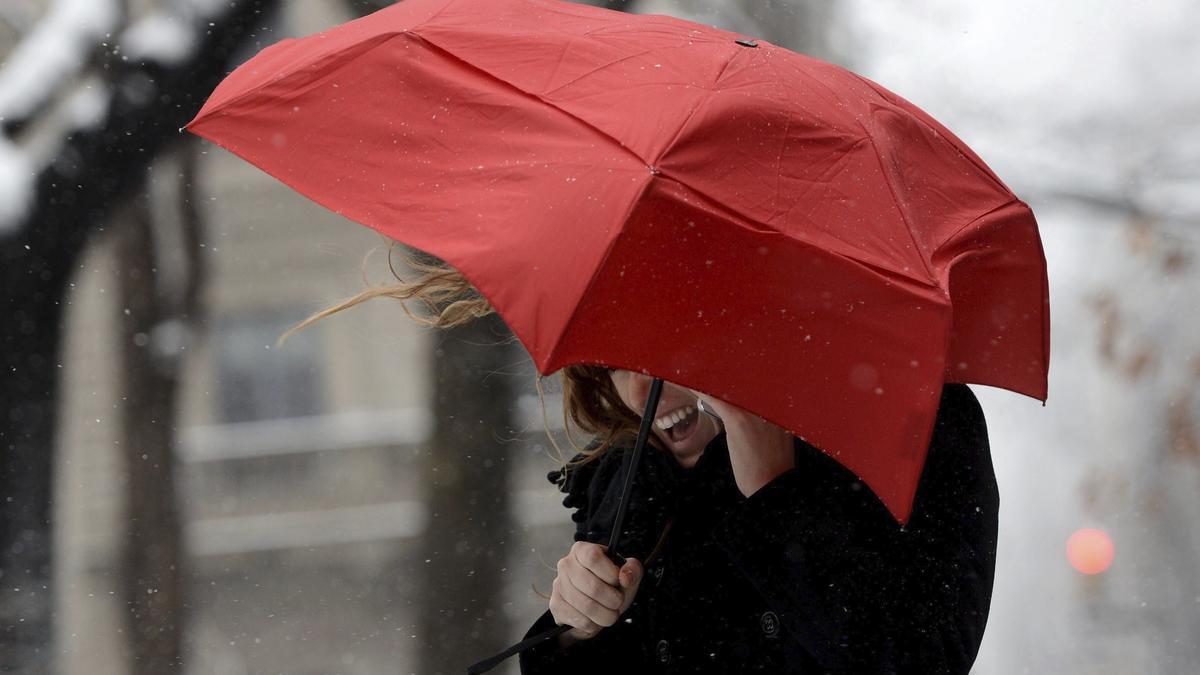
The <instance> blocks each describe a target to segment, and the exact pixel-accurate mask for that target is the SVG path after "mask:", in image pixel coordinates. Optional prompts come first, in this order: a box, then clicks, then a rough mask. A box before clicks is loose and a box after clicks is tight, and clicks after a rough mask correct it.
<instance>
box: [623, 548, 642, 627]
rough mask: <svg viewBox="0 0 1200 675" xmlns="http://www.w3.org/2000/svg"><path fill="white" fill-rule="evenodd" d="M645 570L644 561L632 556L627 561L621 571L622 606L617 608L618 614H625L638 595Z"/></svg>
mask: <svg viewBox="0 0 1200 675" xmlns="http://www.w3.org/2000/svg"><path fill="white" fill-rule="evenodd" d="M643 573H644V570H643V568H642V563H640V562H638V561H637V560H635V559H633V558H630V559H629V560H626V561H625V564H624V565H623V566H622V567H621V571H620V573H619V576H620V579H621V594H622V596H623V598H622V600H621V607H620V608H619V609H618V610H617V613H618V614H624V613H625V610H627V609H629V606H630V605H632V604H633V598H634V596H636V595H637V591H638V586H640V585H641V584H642V575H643Z"/></svg>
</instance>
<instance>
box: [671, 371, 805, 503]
mask: <svg viewBox="0 0 1200 675" xmlns="http://www.w3.org/2000/svg"><path fill="white" fill-rule="evenodd" d="M689 391H692V393H693V394H695V395H696V396H697V397H699V398H701V399H703V400H704V407H706V408H712V410H713V412H715V413H716V414H717V415H720V417H721V421H722V423H723V424H724V425H725V439H726V441H727V442H728V445H729V463H730V464H731V465H733V478H734V481H735V482H736V483H737V486H738V490H739V491H741V493H742V494H743V495H745V496H747V497H749V496H750V495H752V494H754V493H755V492H758V491H759V489H760V488H762V486H764V485H766V484H767V483H770V482H771V481H772V480H774V479H775V478H776V477H777V476H779V474H781V473H783V472H785V471H787V470H788V469H792V468H795V466H796V450H795V440H794V439H793V438H792V435H791V434H790V433H788V431H787V430H785V429H784V428H783V427H780V426H779V425H776V424H772V423H771V422H768V421H767V420H764V419H763V418H761V417H759V416H758V415H755V414H754V413H752V412H749V411H746V410H743V409H741V408H739V407H737V406H735V405H733V404H730V403H726V402H725V401H722V400H720V399H717V398H713V397H712V396H709V395H708V394H702V393H700V392H698V391H694V390H689Z"/></svg>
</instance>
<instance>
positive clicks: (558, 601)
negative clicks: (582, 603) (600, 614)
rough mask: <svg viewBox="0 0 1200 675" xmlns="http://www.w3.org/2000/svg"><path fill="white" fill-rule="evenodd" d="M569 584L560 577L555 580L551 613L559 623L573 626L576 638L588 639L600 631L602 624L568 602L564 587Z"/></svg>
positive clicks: (551, 599) (572, 631)
mask: <svg viewBox="0 0 1200 675" xmlns="http://www.w3.org/2000/svg"><path fill="white" fill-rule="evenodd" d="M566 585H568V584H565V583H563V582H561V581H560V580H559V579H555V580H554V590H553V592H551V594H550V614H551V616H553V617H554V622H555V623H557V624H558V625H560V626H562V625H566V626H571V628H572V630H571V631H570V634H571V636H572V637H574V638H578V639H581V640H586V639H588V638H590V637H593V636H594V635H596V633H599V632H600V629H601V626H600V624H598V623H596V622H595V621H592V620H591V619H589V618H588V617H587V616H586V615H584V613H583V612H581V611H579V609H577V608H576V607H574V606H573V605H571V603H569V602H567V600H566V599H565V597H564V595H563V587H564V586H566Z"/></svg>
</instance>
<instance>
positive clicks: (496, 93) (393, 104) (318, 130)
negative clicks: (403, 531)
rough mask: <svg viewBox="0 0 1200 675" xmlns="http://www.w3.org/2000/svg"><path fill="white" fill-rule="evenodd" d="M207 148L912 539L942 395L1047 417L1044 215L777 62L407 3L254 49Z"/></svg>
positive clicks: (959, 157) (928, 138)
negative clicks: (838, 484)
mask: <svg viewBox="0 0 1200 675" xmlns="http://www.w3.org/2000/svg"><path fill="white" fill-rule="evenodd" d="M188 129H189V130H191V131H192V132H194V133H196V134H199V135H201V136H204V137H205V138H208V139H210V140H212V141H214V142H216V143H218V144H219V145H222V146H224V147H226V148H228V149H229V150H231V151H232V152H234V153H236V154H238V155H240V156H242V157H244V158H245V159H247V160H249V161H250V162H252V163H254V164H256V165H257V166H259V167H261V168H262V169H264V170H265V171H267V172H268V173H270V174H271V175H273V176H275V177H277V178H279V179H280V180H282V181H283V182H285V183H287V184H288V185H290V186H292V187H293V188H295V189H296V190H298V191H299V192H301V193H303V194H305V195H307V196H308V197H310V198H311V199H313V200H314V201H316V202H318V203H320V204H322V205H324V206H326V207H327V208H329V209H332V210H334V211H336V212H338V213H341V214H343V215H345V216H347V217H349V218H352V219H354V220H356V221H358V222H360V223H363V224H365V225H368V226H370V227H372V228H375V229H377V230H379V231H380V232H382V233H383V234H385V235H387V236H389V237H392V238H394V239H397V240H399V241H402V242H404V243H406V244H408V245H411V246H414V247H416V248H420V249H424V250H426V251H428V252H430V253H433V254H434V255H437V256H438V257H440V258H442V259H444V260H446V261H447V262H449V263H450V264H452V265H454V266H455V267H456V268H457V269H458V270H460V271H461V272H462V273H463V274H464V275H465V276H466V277H467V278H468V279H469V280H470V281H471V282H472V283H473V284H474V285H475V286H476V287H477V288H478V289H479V290H480V292H482V293H483V295H484V296H485V297H487V299H488V300H489V301H490V302H491V303H492V305H493V306H494V307H495V308H496V309H497V311H499V313H500V314H501V315H502V316H503V318H504V319H505V321H506V322H507V324H508V325H509V327H511V329H512V330H513V332H514V333H515V334H516V335H517V337H518V338H519V339H520V340H521V342H522V343H523V344H524V346H525V347H526V349H527V350H528V351H529V353H530V354H531V356H532V357H533V360H534V362H535V364H536V366H537V368H538V370H539V371H541V372H542V373H551V372H554V371H556V370H558V369H559V368H561V367H563V366H566V365H570V364H574V363H597V364H605V365H611V366H618V367H623V368H629V369H632V370H639V371H643V372H647V373H650V374H652V375H655V376H657V377H661V378H665V379H667V380H671V381H673V382H677V383H679V384H681V385H685V386H688V387H691V388H693V389H696V390H699V391H704V392H708V393H710V394H712V395H713V396H715V397H717V398H720V399H723V400H726V401H729V402H730V403H733V404H734V405H737V406H740V407H742V408H745V409H748V410H751V411H753V412H755V413H757V414H759V415H761V416H762V417H764V418H766V419H768V420H770V421H772V422H775V423H777V424H779V425H781V426H783V427H785V428H786V429H788V430H790V431H791V432H793V433H795V434H797V435H799V436H801V437H803V438H804V439H806V440H807V441H809V442H810V443H812V444H813V445H816V446H817V447H819V448H822V449H823V450H824V451H825V452H827V453H829V454H830V455H832V456H833V457H835V458H837V459H838V460H839V461H840V462H841V463H842V464H843V465H844V466H846V467H847V468H848V469H850V470H851V471H853V472H854V473H855V474H857V475H858V476H859V477H860V478H862V480H863V481H864V482H866V483H867V485H869V486H870V487H871V489H872V490H874V491H875V493H876V494H877V495H878V496H879V497H880V498H881V499H882V500H883V502H884V504H886V505H887V507H888V508H889V509H890V510H891V512H892V513H893V514H894V515H895V517H896V519H897V520H898V521H900V522H902V523H903V522H906V521H907V519H908V517H909V515H910V512H911V509H912V502H913V496H914V493H915V490H916V486H917V481H918V478H919V477H920V474H921V468H922V465H923V463H924V459H925V453H926V449H927V448H928V445H929V440H930V437H931V434H932V430H933V422H934V419H935V416H936V412H937V405H938V401H939V397H940V393H941V389H942V384H943V382H945V381H953V382H970V383H977V384H988V385H993V386H998V387H1004V388H1007V389H1011V390H1013V391H1016V392H1019V393H1022V394H1026V395H1028V396H1032V397H1034V398H1037V399H1040V400H1043V401H1044V400H1045V398H1046V373H1047V368H1048V357H1049V293H1048V287H1047V281H1046V268H1045V258H1044V255H1043V253H1042V247H1041V241H1040V239H1039V236H1038V230H1037V224H1036V222H1035V220H1034V217H1033V214H1032V213H1031V212H1030V210H1029V207H1028V206H1026V205H1025V204H1024V203H1023V202H1021V201H1020V200H1018V199H1017V198H1016V197H1015V196H1014V195H1013V194H1012V192H1011V191H1009V189H1008V188H1007V187H1006V186H1005V185H1004V184H1003V183H1002V182H1001V181H1000V179H999V178H997V177H996V176H995V175H994V174H993V173H992V172H991V171H990V170H989V169H988V168H987V166H985V165H984V163H983V161H982V160H980V159H979V157H977V156H976V155H975V154H974V153H973V152H971V150H970V149H968V148H967V147H966V145H964V144H963V143H962V141H960V140H959V139H958V138H956V137H955V136H954V135H953V134H951V133H950V132H949V131H947V130H946V129H945V128H944V127H942V126H941V125H940V124H939V123H938V122H936V121H935V120H933V119H932V118H931V117H930V116H929V115H927V114H925V113H924V112H922V111H921V110H919V109H918V108H917V107H916V106H914V105H912V104H911V103H909V102H907V101H905V100H904V99H902V98H900V97H899V96H896V95H895V94H893V93H891V92H890V91H887V90H886V89H884V88H883V87H880V86H879V85H877V84H875V83H874V82H871V81H870V80H867V79H865V78H862V77H860V76H858V75H855V74H854V73H851V72H849V71H847V70H844V69H842V68H839V67H837V66H834V65H831V64H828V63H824V62H821V61H818V60H816V59H812V58H809V57H806V56H803V55H800V54H796V53H794V52H791V51H788V50H786V49H783V48H781V47H777V46H775V45H772V44H770V43H767V42H764V41H761V40H754V39H749V38H746V37H745V36H742V35H738V34H735V33H728V32H725V31H721V30H717V29H714V28H710V27H706V26H701V25H697V24H694V23H690V22H687V21H682V20H679V19H674V18H670V17H663V16H645V15H628V14H623V13H619V12H611V11H606V10H602V9H597V8H593V7H588V6H584V5H575V4H570V3H566V2H557V1H554V0H406V1H405V2H401V3H399V4H396V5H393V6H391V7H389V8H387V9H384V10H382V11H379V12H377V13H375V14H372V15H370V16H368V17H365V18H363V19H359V20H357V21H352V22H350V23H347V24H344V25H341V26H337V27H335V28H333V29H331V30H328V31H326V32H324V33H319V34H317V35H313V36H310V37H307V38H303V39H299V40H285V41H283V42H281V43H279V44H276V45H274V46H272V47H269V48H267V49H265V50H263V51H262V52H261V53H260V54H258V55H257V56H255V57H254V58H252V59H251V60H250V61H249V62H247V63H246V64H244V65H243V66H241V67H240V68H238V69H237V70H236V71H235V72H234V73H232V74H231V75H230V76H229V77H228V78H227V79H226V80H225V81H224V82H222V83H221V85H220V86H219V87H218V88H217V90H216V91H215V92H214V93H213V95H212V97H211V98H210V99H209V101H208V102H207V103H206V104H205V106H204V108H203V110H201V112H200V114H199V115H198V116H197V117H196V119H195V120H193V121H192V122H191V124H189V125H188Z"/></svg>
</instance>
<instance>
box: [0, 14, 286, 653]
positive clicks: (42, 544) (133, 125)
mask: <svg viewBox="0 0 1200 675" xmlns="http://www.w3.org/2000/svg"><path fill="white" fill-rule="evenodd" d="M277 4H278V2H277V0H240V1H234V2H230V3H229V4H228V5H227V6H226V7H224V8H222V9H219V10H215V11H217V12H218V13H217V14H216V15H214V16H212V17H211V21H195V20H194V19H195V16H192V17H191V18H192V19H193V20H191V21H188V20H183V22H182V25H191V27H192V28H193V29H194V34H195V36H196V44H195V49H193V50H192V51H191V52H190V53H189V54H188V55H187V56H186V57H184V58H180V59H178V60H175V61H163V62H157V61H137V60H134V59H130V60H123V59H121V58H119V57H118V58H115V59H113V60H112V61H111V62H108V63H105V64H104V68H103V75H104V79H105V81H106V82H107V83H108V84H109V85H110V87H111V92H112V93H111V95H110V96H109V99H108V100H107V101H106V103H105V108H104V113H103V115H102V118H101V120H100V121H99V123H98V124H97V125H96V126H94V127H89V128H84V129H80V128H75V127H64V128H63V129H61V144H60V145H59V146H58V147H59V150H58V152H57V154H56V156H55V158H54V159H53V161H52V162H51V163H50V164H49V165H47V166H46V167H44V168H40V170H39V173H38V175H37V177H36V179H35V181H34V188H33V190H34V192H33V195H32V199H31V200H30V201H31V204H32V206H31V208H30V210H29V212H28V213H26V214H24V216H23V217H22V218H21V220H20V222H17V223H16V224H15V225H14V226H12V227H10V228H8V229H5V230H3V231H0V348H2V349H0V354H2V356H0V372H3V373H4V375H3V377H0V410H2V411H3V412H4V415H5V417H4V420H3V423H2V424H0V499H3V502H4V508H3V509H0V673H33V674H37V675H42V674H44V673H52V672H54V659H53V653H54V649H53V648H52V644H51V642H52V633H53V611H54V595H53V592H52V591H53V589H52V579H53V562H54V561H53V552H52V550H51V541H52V531H51V521H50V514H51V512H52V508H51V505H52V500H53V486H52V476H53V461H54V447H55V428H54V415H55V410H56V408H57V403H58V389H57V388H58V372H59V366H60V364H61V357H60V348H61V337H62V335H61V325H62V320H63V307H64V302H63V300H64V296H65V290H66V285H67V282H68V279H69V277H70V275H71V273H72V272H73V271H74V270H76V269H77V267H78V261H79V258H80V256H81V253H82V251H83V248H84V245H85V244H86V242H87V241H88V239H89V237H90V236H91V234H92V233H93V232H96V231H98V230H100V229H101V228H102V226H103V225H104V223H105V222H106V220H107V217H108V216H109V214H110V213H111V211H112V209H113V207H114V206H116V205H117V204H119V203H121V202H122V201H123V200H124V199H126V198H127V197H128V195H131V194H134V193H136V192H137V190H138V189H139V188H140V187H141V186H142V185H143V182H144V178H145V169H146V166H147V165H148V163H149V162H150V161H151V160H153V159H154V158H155V157H156V156H157V155H158V154H159V153H160V152H161V151H162V150H163V149H164V148H166V147H167V146H168V145H169V144H171V143H173V142H174V141H176V140H177V139H179V138H180V134H179V128H180V127H182V126H183V125H184V124H185V123H186V122H187V121H188V120H189V119H190V118H191V117H192V116H193V114H194V113H195V112H196V111H197V110H198V109H199V107H200V104H201V103H202V102H203V101H204V99H205V97H206V96H207V95H208V94H209V93H210V92H211V91H212V89H213V88H214V87H215V86H216V84H217V82H218V81H219V80H220V79H221V78H222V77H223V76H224V75H225V73H227V72H228V71H229V70H230V68H231V65H232V63H233V58H234V56H235V55H236V54H237V53H239V52H240V51H242V49H243V48H244V45H246V44H247V43H248V42H249V41H250V39H252V38H253V37H256V32H258V31H260V26H261V25H262V15H263V14H264V13H266V12H268V11H269V10H272V9H273V8H274V7H275V6H276V5H277ZM198 16H203V14H199V15H198ZM97 47H98V46H97ZM0 67H2V66H0ZM77 84H78V81H76V80H75V79H70V80H68V81H66V82H65V84H64V86H75V85H77ZM26 121H27V120H11V119H10V120H4V122H3V131H4V132H5V134H12V133H17V132H19V131H20V130H21V128H22V127H23V126H25V125H24V122H26Z"/></svg>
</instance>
